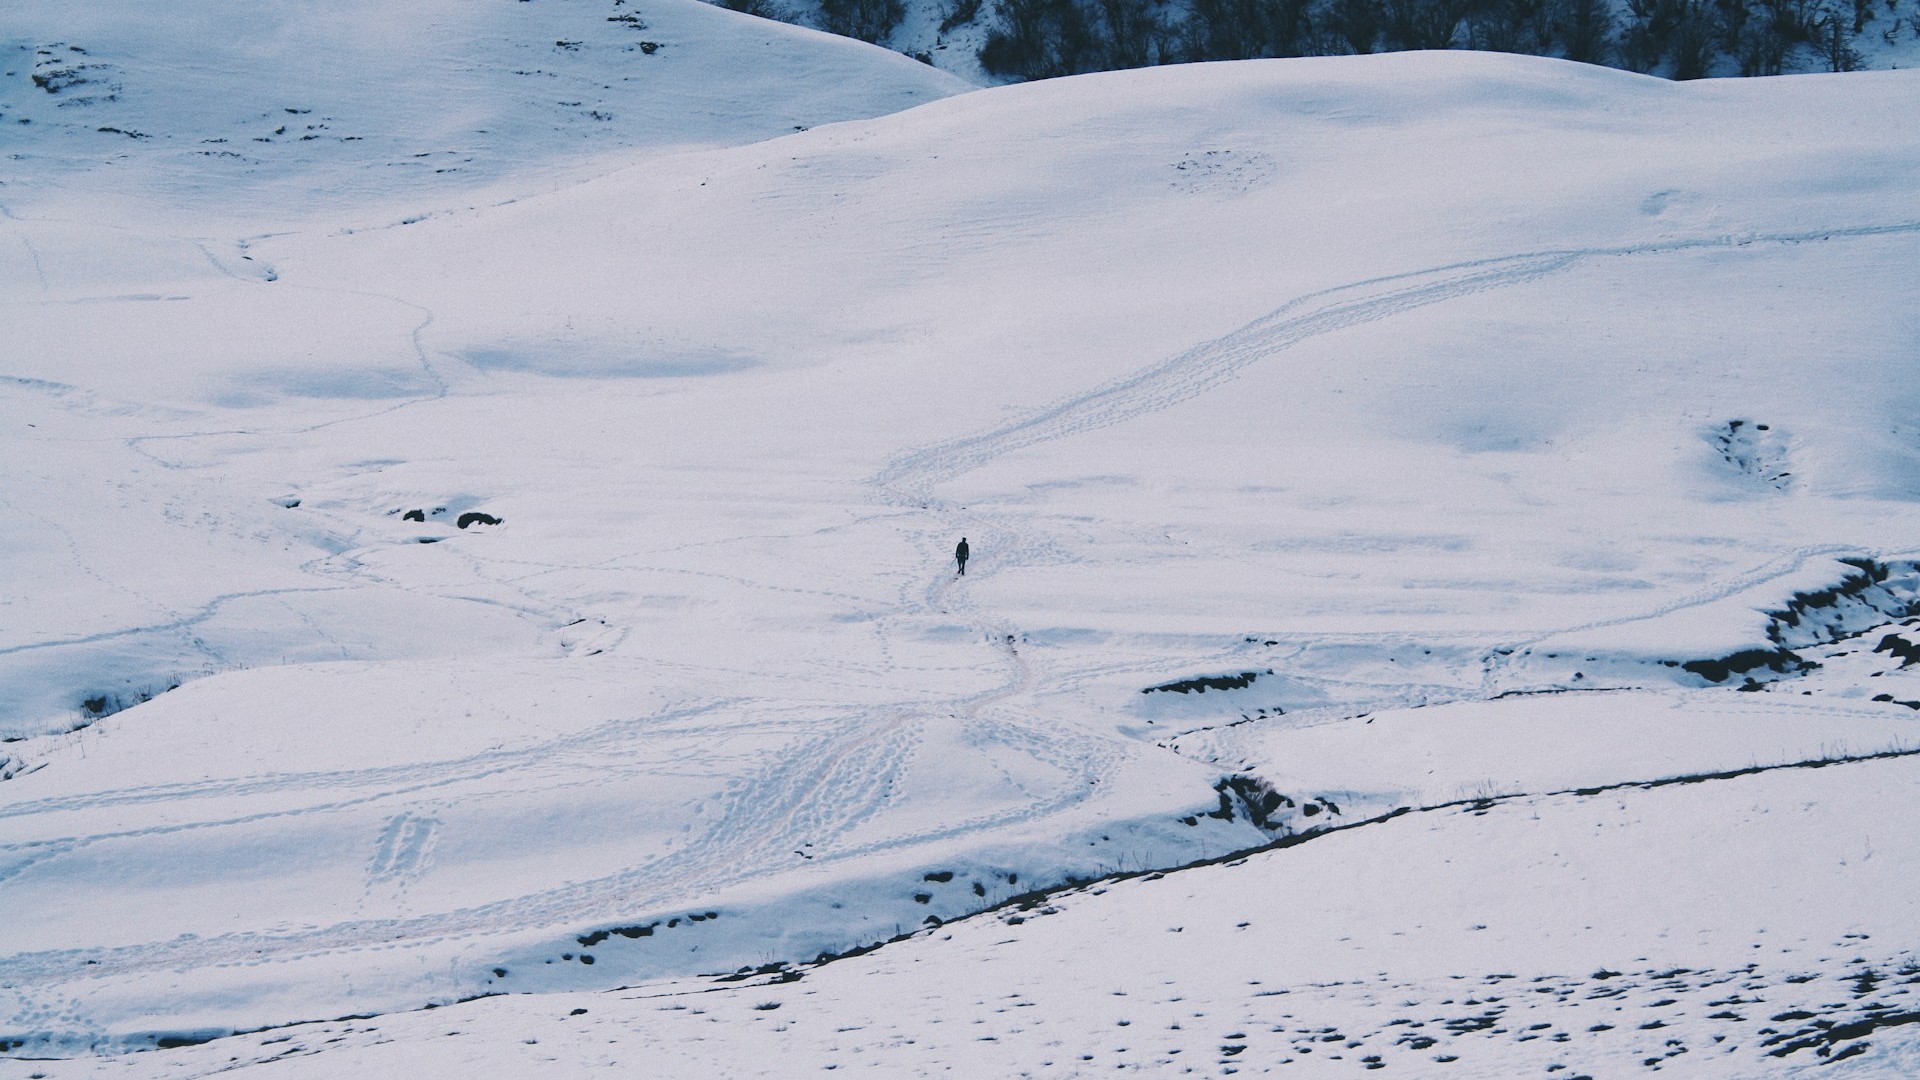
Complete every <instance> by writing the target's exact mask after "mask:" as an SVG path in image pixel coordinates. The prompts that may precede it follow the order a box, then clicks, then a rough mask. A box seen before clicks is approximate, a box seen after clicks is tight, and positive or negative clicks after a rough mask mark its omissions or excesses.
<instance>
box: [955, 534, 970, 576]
mask: <svg viewBox="0 0 1920 1080" xmlns="http://www.w3.org/2000/svg"><path fill="white" fill-rule="evenodd" d="M953 557H954V559H956V560H957V561H958V562H959V563H960V576H961V577H966V576H967V538H966V537H964V536H963V537H961V538H960V546H959V547H956V548H954V549H953Z"/></svg>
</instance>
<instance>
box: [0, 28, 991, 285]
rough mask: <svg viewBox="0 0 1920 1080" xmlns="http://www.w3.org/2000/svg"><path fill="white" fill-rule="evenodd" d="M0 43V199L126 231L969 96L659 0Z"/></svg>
mask: <svg viewBox="0 0 1920 1080" xmlns="http://www.w3.org/2000/svg"><path fill="white" fill-rule="evenodd" d="M5 34H6V36H5V38H3V39H0V63H3V64H4V68H0V124H4V125H5V127H4V130H5V131H6V133H7V134H6V144H7V149H8V151H9V157H10V161H11V162H12V167H11V168H10V169H9V170H8V176H7V177H6V178H5V184H4V186H0V204H5V205H7V206H9V207H11V208H13V210H14V211H16V212H21V211H23V209H24V207H25V206H29V205H41V206H44V205H46V204H47V203H48V202H50V201H52V200H54V199H56V198H58V197H59V196H60V195H67V196H69V197H72V198H84V199H86V200H87V202H88V204H89V205H88V207H87V211H86V212H78V211H79V210H80V208H79V207H78V206H72V207H70V209H72V210H74V211H76V212H75V213H73V214H72V215H71V216H72V217H73V218H77V219H79V220H80V221H85V222H93V223H111V224H117V225H121V226H123V227H136V228H137V227H139V226H143V225H144V226H147V227H149V228H151V227H154V226H156V225H158V226H166V225H175V224H180V223H181V222H182V218H183V217H184V218H185V221H186V222H189V223H190V222H192V221H193V220H195V219H194V217H193V216H191V214H190V212H192V211H200V212H205V213H210V214H212V215H214V216H215V219H216V220H218V221H219V222H221V224H222V227H224V228H229V229H231V228H235V227H240V228H245V227H246V226H245V225H242V224H241V223H243V222H250V223H252V224H253V225H256V226H257V227H259V228H261V229H263V230H264V229H267V228H276V227H277V228H285V227H286V226H288V225H289V224H291V223H292V222H294V221H296V220H298V219H299V218H301V217H303V216H306V215H308V214H311V213H313V212H315V211H319V212H321V214H322V215H323V216H324V219H325V220H327V221H329V222H330V223H331V224H334V225H341V224H349V223H352V222H353V221H354V220H355V215H360V214H369V213H381V212H395V211H396V208H398V207H404V208H405V209H406V210H410V211H412V212H416V213H417V212H425V211H431V210H434V209H437V208H438V207H439V206H440V205H441V204H440V202H439V200H440V199H444V198H446V197H448V195H449V193H454V192H458V193H461V194H462V195H464V196H466V197H472V193H473V192H474V190H475V189H476V188H478V187H481V186H483V185H487V184H490V183H496V182H499V181H503V180H510V181H511V183H509V184H508V185H507V186H506V189H505V190H506V191H507V192H508V193H518V192H519V191H522V190H525V191H534V190H547V189H549V188H550V187H551V186H552V185H553V184H554V183H555V182H558V181H559V180H560V179H561V178H564V177H567V176H572V175H577V174H579V173H581V172H583V171H585V172H591V171H593V170H594V169H595V168H596V162H597V161H598V160H599V159H600V158H601V157H603V156H604V155H607V154H610V153H618V152H622V151H628V150H632V149H636V148H647V149H653V150H656V151H657V150H661V149H667V148H674V147H684V146H714V145H729V144H735V143H742V142H751V141H755V140H758V139H764V138H768V137H770V136H773V135H777V134H781V133H783V132H789V131H793V130H796V129H797V128H803V127H808V126H811V125H814V124H821V123H828V122H831V121H836V120H845V119H849V118H853V117H864V116H874V115H879V114H881V113H886V112H893V111H895V110H898V109H901V108H906V107H908V106H911V105H915V104H919V103H921V102H924V101H928V100H932V99H934V98H937V97H941V96H944V95H946V94H952V93H956V92H959V91H962V90H966V89H969V86H968V85H967V84H965V83H962V82H960V81H959V80H957V79H953V78H951V77H948V76H944V75H941V74H939V73H938V72H934V71H931V70H929V69H928V68H927V67H926V66H925V65H921V64H917V63H914V62H913V61H911V60H908V59H906V58H905V57H901V56H898V55H890V54H888V53H886V52H885V51H883V50H880V49H876V48H873V47H871V46H867V45H863V44H861V43H859V42H853V41H848V40H845V39H842V38H837V37H833V36H831V35H827V34H821V33H817V32H815V31H811V30H805V29H801V28H798V27H792V26H787V25H784V24H780V23H770V22H767V21H765V20H761V19H754V18H751V17H748V16H744V15H738V14H735V13H733V12H729V11H725V10H723V9H718V8H714V7H711V6H709V5H706V4H700V3H692V2H687V3H677V2H675V0H659V2H655V0H647V3H645V4H644V6H642V5H640V4H637V3H633V2H630V0H542V2H540V3H531V2H511V0H509V2H501V3H493V2H488V3H461V2H456V0H407V2H406V3H399V4H395V3H378V2H373V0H348V2H345V3H330V4H326V5H323V6H321V7H318V8H316V7H315V6H314V5H311V4H302V3H294V2H290V0H266V2H262V3H250V4H245V5H239V6H235V5H232V4H221V3H213V2H210V0H191V2H188V3H178V4H169V5H166V6H164V7H157V6H155V5H152V4H143V3H135V2H129V0H107V2H101V3H86V4H69V3H55V4H16V5H11V6H10V9H9V11H8V14H7V23H6V30H5ZM503 197H504V196H503ZM128 202H132V203H134V204H136V205H135V208H134V209H135V211H136V213H137V216H135V217H131V218H129V219H123V218H122V217H121V215H120V214H119V213H116V211H117V210H118V209H119V207H120V206H122V205H124V204H125V203H128ZM102 203H104V204H105V205H104V206H102V205H101V204H102ZM462 205H464V203H462ZM342 208H351V209H349V210H347V211H346V213H345V214H342V213H341V209H342ZM103 210H104V211H105V213H104V214H103V213H102V211H103ZM43 213H45V211H43ZM34 216H40V215H34ZM103 217H104V222H103ZM375 220H380V219H379V218H376V219H375ZM233 238H234V237H231V236H222V237H221V239H223V240H228V241H230V240H232V239H233ZM115 254H117V255H121V256H123V257H124V256H125V255H126V254H129V252H126V251H124V250H123V251H118V252H116V253H115ZM222 254H224V252H223V253H222ZM208 257H209V258H213V257H216V256H214V255H212V254H209V256H208ZM55 276H56V277H60V276H62V275H60V274H58V273H56V274H55Z"/></svg>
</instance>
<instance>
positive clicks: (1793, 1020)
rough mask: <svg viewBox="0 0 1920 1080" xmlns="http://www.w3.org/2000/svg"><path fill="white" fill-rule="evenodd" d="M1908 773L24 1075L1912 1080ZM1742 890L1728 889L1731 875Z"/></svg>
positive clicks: (1624, 810)
mask: <svg viewBox="0 0 1920 1080" xmlns="http://www.w3.org/2000/svg"><path fill="white" fill-rule="evenodd" d="M1917 778H1920V774H1917V773H1916V768H1915V765H1914V764H1913V762H1912V761H1911V760H1907V761H1896V762H1881V763H1872V764H1865V765H1848V766H1837V767H1832V768H1827V769H1821V770H1791V771H1783V772H1776V773H1770V774H1766V775H1762V776H1753V777H1747V778H1743V779H1739V780H1732V781H1724V782H1719V783H1710V784H1694V785H1676V786H1670V787H1660V788H1650V789H1641V788H1632V789H1625V790H1618V791H1610V792H1608V793H1607V795H1606V797H1604V798H1589V799H1579V798H1572V797H1547V798H1526V799H1516V800H1511V801H1504V802H1500V803H1498V804H1487V805H1482V806H1477V807H1473V808H1460V807H1456V808H1452V809H1449V810H1441V811H1429V812H1426V813H1420V814H1414V815H1410V816H1406V817H1402V818H1396V819H1393V820H1390V821H1387V822H1384V823H1382V824H1378V825H1370V826H1364V827H1361V828H1357V829H1352V830H1347V831H1343V832H1339V833H1333V834H1328V835H1325V836H1324V837H1323V838H1320V839H1316V840H1313V841H1311V842H1310V843H1307V844H1305V845H1302V846H1299V847H1294V848H1289V849H1283V850H1276V851H1270V852H1265V853H1260V854H1256V855H1253V856H1251V857H1249V858H1246V859H1244V860H1238V861H1234V862H1230V863H1227V864H1225V865H1215V866H1210V867H1204V868H1200V869H1195V870H1188V871H1183V872H1180V873H1176V874H1169V875H1160V874H1153V875H1148V876H1145V877H1135V878H1132V879H1129V880H1123V881H1117V882H1110V883H1106V884H1103V885H1100V886H1096V887H1093V888H1091V889H1088V890H1076V891H1073V892H1069V893H1066V894H1064V895H1056V896H1051V897H1046V898H1035V899H1034V900H1033V901H1031V902H1029V903H1027V904H1024V905H1016V906H1012V907H1008V908H1006V909H1003V910H1001V911H998V912H995V913H994V914H992V915H989V916H982V917H979V918H976V919H972V920H969V921H967V922H965V923H958V924H953V925H950V926H947V927H943V928H940V929H937V930H930V931H927V932H925V933H924V934H923V935H921V936H918V937H916V938H914V939H913V940H911V941H908V942H904V943H901V944H898V945H895V946H890V947H888V948H886V949H883V950H881V951H879V952H877V953H873V954H869V955H865V956H859V957H855V958H852V959H848V960H842V961H838V962H836V963H833V964H828V965H825V966H823V967H818V968H797V969H783V970H780V971H775V972H770V973H761V974H759V975H757V976H754V977H752V978H748V979H745V980H742V981H724V980H723V981H692V980H688V981H682V982H676V983H657V984H647V985H642V986H637V987H632V988H629V989H626V990H621V991H615V992H610V993H600V994H565V995H551V996H548V995H542V996H533V997H526V996H509V997H502V998H494V999H490V1000H486V1001H478V1002H473V1003H470V1004H467V1005H460V1006H456V1007H453V1008H449V1009H444V1010H438V1011H434V1012H421V1013H411V1014H404V1015H397V1016H382V1017H375V1018H372V1019H366V1020H352V1021H342V1022H335V1023H331V1024H319V1025H307V1026H300V1027H293V1028H287V1029H282V1030H275V1031H268V1032H263V1033H260V1034H255V1035H249V1036H241V1037H238V1038H232V1039H223V1040H220V1041H217V1042H213V1043H209V1044H208V1045H205V1046H200V1047H193V1048H190V1049H185V1050H179V1051H168V1052H165V1053H163V1054H159V1055H157V1058H158V1060H157V1061H154V1062H142V1063H136V1064H135V1066H134V1067H133V1068H131V1069H130V1068H129V1067H128V1066H127V1065H126V1064H125V1063H123V1061H112V1062H104V1063H93V1062H77V1063H37V1064H36V1065H35V1069H36V1071H37V1072H39V1073H40V1074H42V1075H45V1076H49V1077H56V1078H64V1077H70V1076H119V1075H126V1074H127V1073H129V1072H130V1071H131V1072H140V1071H143V1070H142V1068H141V1066H142V1065H144V1067H145V1069H146V1070H151V1071H153V1072H154V1073H156V1074H158V1073H159V1072H160V1070H162V1069H164V1074H165V1075H169V1076H190V1077H192V1076H207V1075H212V1074H214V1073H216V1072H217V1073H219V1074H220V1075H223V1076H225V1075H236V1074H237V1075H239V1076H243V1077H244V1076H253V1075H260V1076H276V1077H308V1076H313V1077H328V1076H338V1075H340V1074H341V1073H343V1072H351V1073H355V1074H358V1075H380V1076H392V1075H401V1074H403V1073H409V1074H418V1075H430V1076H438V1075H458V1074H460V1073H462V1072H466V1071H474V1070H477V1071H481V1072H484V1073H486V1074H487V1075H489V1076H501V1077H520V1076H528V1077H533V1076H540V1077H547V1076H555V1075H564V1076H585V1075H620V1074H622V1072H623V1071H627V1070H632V1069H635V1068H641V1069H644V1070H646V1071H647V1072H648V1074H649V1075H655V1076H666V1077H689V1078H690V1077H700V1076H743V1077H744V1076H796V1075H806V1074H808V1073H815V1072H820V1071H823V1070H833V1071H838V1070H843V1069H850V1070H853V1071H856V1072H863V1073H867V1074H872V1075H879V1076H933V1075H942V1074H945V1073H949V1072H961V1071H964V1072H966V1073H968V1074H971V1075H988V1076H1017V1075H1025V1076H1043V1077H1077V1076H1095V1075H1110V1074H1112V1073H1114V1072H1115V1071H1116V1070H1118V1071H1120V1072H1122V1073H1123V1074H1131V1073H1139V1074H1144V1075H1149V1076H1176V1075H1186V1074H1189V1073H1195V1074H1204V1075H1220V1074H1222V1073H1227V1072H1240V1073H1244V1074H1249V1075H1281V1076H1287V1075H1298V1076H1361V1075H1369V1074H1371V1073H1373V1072H1375V1071H1377V1070H1380V1069H1387V1070H1389V1072H1388V1075H1393V1074H1394V1073H1402V1074H1410V1075H1414V1076H1447V1075H1461V1076H1476V1077H1519V1076H1539V1075H1555V1076H1562V1075H1564V1076H1582V1075H1584V1076H1625V1075H1638V1074H1641V1073H1646V1072H1649V1071H1653V1070H1655V1069H1658V1070H1660V1071H1663V1072H1666V1073H1669V1074H1672V1075H1680V1076H1706V1077H1743V1078H1757V1077H1763V1076H1803V1075H1804V1076H1823V1077H1827V1076H1840V1077H1861V1076H1908V1075H1912V1069H1913V1068H1914V1067H1915V1066H1916V1064H1920V1037H1917V1036H1916V1034H1915V1033H1914V1030H1913V1025H1914V1024H1915V1022H1916V1019H1920V1009H1916V1005H1920V1000H1917V995H1920V956H1916V954H1915V952H1914V949H1913V944H1914V943H1913V938H1912V929H1913V926H1914V920H1915V918H1916V916H1920V912H1916V910H1915V903H1916V902H1915V900H1914V898H1913V896H1912V890H1911V888H1910V885H1911V882H1912V880H1913V877H1914V875H1915V874H1916V873H1920V865H1917V864H1916V862H1915V852H1914V849H1913V846H1912V845H1911V844H1906V843H1902V842H1899V841H1898V840H1897V839H1895V837H1894V835H1892V834H1890V833H1889V832H1887V831H1886V830H1885V828H1884V825H1885V823H1886V822H1887V821H1888V820H1889V819H1907V820H1910V819H1911V817H1912V815H1913V814H1914V812H1915V809H1916V807H1915V796H1916V792H1917V791H1920V788H1917V787H1916V783H1915V781H1916V779H1917ZM1735 882H1737V883H1740V885H1739V887H1737V888H1730V887H1729V885H1730V883H1735Z"/></svg>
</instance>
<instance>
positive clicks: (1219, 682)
mask: <svg viewBox="0 0 1920 1080" xmlns="http://www.w3.org/2000/svg"><path fill="white" fill-rule="evenodd" d="M1261 674H1262V673H1261V672H1258V671H1243V672H1241V673H1240V674H1238V675H1202V676H1200V677H1198V678H1193V679H1181V680H1179V681H1177V682H1170V683H1161V684H1160V685H1159V686H1149V687H1147V688H1146V689H1145V690H1142V691H1140V692H1141V693H1143V694H1204V693H1206V692H1207V691H1208V690H1244V689H1246V688H1247V687H1249V686H1252V685H1253V683H1254V680H1256V679H1258V678H1259V677H1260V676H1261ZM1265 674H1268V675H1271V674H1273V670H1272V669H1271V668H1269V669H1268V670H1267V671H1266V672H1265Z"/></svg>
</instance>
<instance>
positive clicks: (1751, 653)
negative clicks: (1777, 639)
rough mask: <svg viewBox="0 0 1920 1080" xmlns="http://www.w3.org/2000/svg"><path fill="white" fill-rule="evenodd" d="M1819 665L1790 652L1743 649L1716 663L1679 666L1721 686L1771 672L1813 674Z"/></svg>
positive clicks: (1699, 662)
mask: <svg viewBox="0 0 1920 1080" xmlns="http://www.w3.org/2000/svg"><path fill="white" fill-rule="evenodd" d="M1819 666H1820V665H1819V664H1816V663H1814V662H1813V661H1811V660H1806V659H1802V658H1801V656H1800V654H1798V653H1796V652H1794V651H1793V650H1791V649H1742V650H1741V651H1739V652H1737V653H1733V654H1731V655H1728V656H1723V657H1721V658H1720V659H1718V660H1689V661H1687V662H1686V663H1684V664H1681V665H1680V667H1681V669H1682V670H1684V671H1691V672H1692V673H1694V674H1695V675H1698V676H1700V677H1701V678H1703V679H1705V680H1707V681H1708V682H1711V683H1723V682H1726V681H1727V679H1728V678H1729V677H1731V676H1734V675H1746V674H1748V673H1750V672H1755V671H1771V672H1774V673H1776V674H1780V675H1789V674H1798V673H1800V672H1803V671H1812V670H1814V669H1816V668H1818V667H1819Z"/></svg>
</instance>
